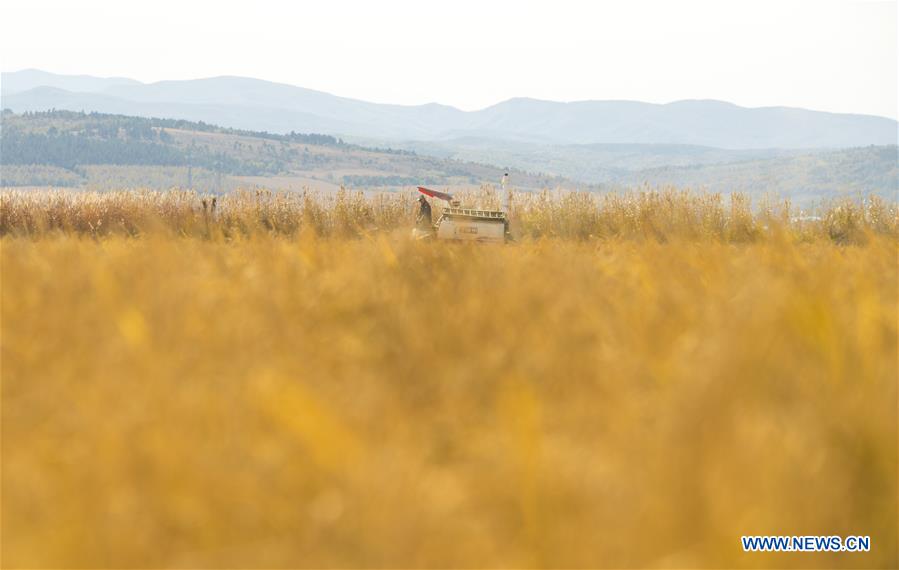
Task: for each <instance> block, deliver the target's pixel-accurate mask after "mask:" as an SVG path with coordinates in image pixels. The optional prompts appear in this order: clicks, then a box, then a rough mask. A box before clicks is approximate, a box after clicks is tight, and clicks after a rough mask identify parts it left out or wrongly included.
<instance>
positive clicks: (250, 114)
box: [0, 70, 897, 150]
mask: <svg viewBox="0 0 899 570" xmlns="http://www.w3.org/2000/svg"><path fill="white" fill-rule="evenodd" d="M0 99H2V101H0V105H2V107H3V108H5V109H11V110H13V111H15V112H26V111H45V110H48V109H65V110H73V111H88V112H90V111H97V112H103V113H115V114H122V115H133V116H142V117H165V118H173V119H186V120H191V121H203V122H207V123H213V124H217V125H222V126H225V127H232V128H238V129H250V130H255V131H268V132H272V133H287V132H291V131H296V132H307V133H308V132H314V133H322V134H329V135H335V136H343V137H365V138H373V139H378V140H386V141H409V140H414V141H452V140H455V139H460V138H471V137H475V138H480V139H488V140H493V141H509V142H519V143H528V144H539V145H593V144H630V145H635V144H636V145H646V144H652V145H660V144H661V145H698V146H705V147H715V148H720V149H732V150H738V149H771V148H781V149H797V148H803V149H823V148H846V147H858V146H866V145H893V144H896V141H897V122H896V121H895V120H893V119H889V118H885V117H877V116H870V115H854V114H838V113H826V112H821V111H811V110H806V109H798V108H789V107H761V108H746V107H740V106H737V105H734V104H732V103H727V102H723V101H714V100H685V101H676V102H673V103H668V104H653V103H643V102H638V101H578V102H570V103H561V102H554V101H541V100H536V99H529V98H516V99H510V100H508V101H504V102H501V103H498V104H496V105H493V106H490V107H487V108H485V109H481V110H478V111H462V110H459V109H456V108H454V107H450V106H446V105H440V104H436V103H431V104H426V105H388V104H379V103H370V102H366V101H360V100H356V99H349V98H345V97H339V96H336V95H332V94H329V93H325V92H322V91H315V90H312V89H306V88H302V87H296V86H292V85H286V84H282V83H273V82H270V81H263V80H259V79H251V78H244V77H230V76H223V77H212V78H206V79H194V80H182V81H159V82H156V83H141V82H139V81H136V80H133V79H127V78H98V77H91V76H83V75H78V76H75V75H57V74H52V73H48V72H44V71H39V70H24V71H17V72H10V73H3V74H2V75H0Z"/></svg>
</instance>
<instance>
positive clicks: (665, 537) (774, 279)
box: [0, 189, 899, 568]
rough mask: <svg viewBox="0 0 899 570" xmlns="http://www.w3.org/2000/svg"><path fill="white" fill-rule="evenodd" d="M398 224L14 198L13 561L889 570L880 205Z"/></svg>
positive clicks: (647, 209) (189, 204)
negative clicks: (799, 543)
mask: <svg viewBox="0 0 899 570" xmlns="http://www.w3.org/2000/svg"><path fill="white" fill-rule="evenodd" d="M204 199H205V200H206V205H205V207H204V206H203V200H204ZM469 199H471V200H476V199H481V200H482V201H483V202H485V203H490V202H492V201H494V202H495V199H496V197H495V196H494V195H493V194H492V193H491V192H490V191H489V189H487V190H484V191H483V192H482V193H481V194H479V195H472V196H470V197H469ZM413 214H414V212H413V201H412V197H411V195H405V194H396V195H383V196H370V197H363V196H361V195H357V194H350V193H340V194H338V195H337V196H331V197H327V196H316V195H311V194H307V195H303V194H292V195H286V194H284V195H282V194H273V193H268V192H242V193H236V194H232V195H227V196H224V197H218V198H217V200H216V205H215V208H214V209H213V206H212V202H211V197H201V196H197V195H194V194H191V193H178V192H171V193H153V192H118V193H109V194H77V193H53V192H46V193H42V192H36V193H24V192H13V191H4V192H3V193H2V194H0V236H2V237H0V270H2V272H0V278H2V282H0V285H2V286H0V302H2V305H0V309H2V310H0V358H2V360H0V366H2V368H0V380H2V469H0V473H2V497H0V498H2V536H0V541H2V542H0V546H2V560H0V566H2V567H4V568H76V567H78V568H176V567H177V568H288V567H296V568H375V567H377V568H384V567H402V568H418V567H437V568H448V567H466V568H473V567H491V568H492V567H504V568H531V567H564V568H573V567H595V568H644V567H646V568H650V567H651V568H727V567H747V568H748V567H777V568H784V567H802V568H823V567H847V568H848V567H851V568H859V567H864V568H875V567H876V568H895V567H897V566H899V555H897V505H899V497H897V373H899V372H897V342H899V340H897V310H899V309H897V291H899V281H897V244H899V222H897V209H896V205H895V204H888V203H883V202H879V201H876V200H872V201H869V202H865V203H849V202H845V203H840V204H833V205H830V206H828V207H824V208H821V209H820V211H817V212H816V213H815V216H814V217H812V216H808V215H806V216H804V217H801V216H800V215H799V213H798V212H794V211H791V210H790V208H789V206H788V205H785V204H777V203H772V204H761V205H758V204H756V205H753V206H752V207H751V206H750V204H749V203H748V201H747V200H745V199H744V198H742V197H740V196H734V197H727V196H725V197H721V196H715V195H711V196H709V195H703V194H692V193H688V192H676V191H662V192H635V193H630V194H620V195H609V196H598V197H597V196H590V195H585V194H576V193H572V194H564V193H549V192H547V193H543V194H535V195H518V196H516V197H515V201H514V203H513V216H512V219H513V223H512V229H513V233H514V234H515V236H516V241H515V242H514V243H512V244H509V245H506V246H465V245H452V244H446V243H428V242H414V241H411V240H410V239H408V237H407V234H408V227H409V226H410V224H411V223H412V220H413ZM742 535H828V536H829V535H839V536H847V535H868V536H870V537H871V551H870V552H867V553H780V554H773V553H768V554H761V553H744V552H743V551H742V547H741V543H740V537H741V536H742Z"/></svg>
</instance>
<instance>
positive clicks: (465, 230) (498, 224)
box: [413, 174, 509, 243]
mask: <svg viewBox="0 0 899 570" xmlns="http://www.w3.org/2000/svg"><path fill="white" fill-rule="evenodd" d="M508 176H509V175H508V174H506V175H505V176H503V183H502V188H503V208H502V209H500V210H483V209H479V208H467V207H463V206H462V204H461V202H460V201H459V200H458V199H456V198H454V197H453V195H452V194H449V193H447V192H438V191H437V190H430V189H428V188H425V187H423V186H419V187H418V191H419V192H421V193H422V194H424V195H425V196H430V197H431V198H438V199H440V200H443V201H445V202H447V206H445V207H444V208H443V212H442V213H441V215H440V218H439V219H438V220H437V222H436V223H434V226H433V228H431V229H430V231H428V230H424V229H421V228H417V229H415V230H413V236H414V237H416V238H417V239H430V238H437V239H439V240H447V241H474V242H480V243H505V242H506V241H508V239H509V217H508V210H509V199H508V196H509V194H508V189H507V188H506V181H507V179H508Z"/></svg>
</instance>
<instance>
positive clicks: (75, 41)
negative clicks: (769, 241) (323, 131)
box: [0, 0, 899, 118]
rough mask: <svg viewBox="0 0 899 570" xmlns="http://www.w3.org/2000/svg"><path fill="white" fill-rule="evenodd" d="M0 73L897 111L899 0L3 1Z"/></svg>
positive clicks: (358, 92)
mask: <svg viewBox="0 0 899 570" xmlns="http://www.w3.org/2000/svg"><path fill="white" fill-rule="evenodd" d="M0 18H2V22H3V23H2V26H0V67H2V69H3V70H4V71H15V70H18V69H23V68H28V67H36V68H40V69H44V70H47V71H53V72H57V73H74V74H90V75H102V76H112V75H117V76H127V77H133V78H135V79H139V80H141V81H145V82H149V81H158V80H161V79H189V78H196V77H209V76H214V75H243V76H250V77H257V78H261V79H268V80H272V81H280V82H284V83H291V84H294V85H300V86H303V87H309V88H313V89H320V90H323V91H328V92H331V93H334V94H337V95H343V96H347V97H355V98H359V99H366V100H369V101H377V102H385V103H403V104H417V103H426V102H431V101H437V102H440V103H445V104H449V105H454V106H457V107H460V108H462V109H477V108H482V107H485V106H488V105H491V104H493V103H497V102H499V101H502V100H504V99H508V98H510V97H519V96H527V97H535V98H540V99H552V100H557V101H573V100H582V99H637V100H642V101H650V102H657V103H664V102H669V101H674V100H678V99H706V98H708V99H723V100H727V101H732V102H734V103H737V104H740V105H745V106H750V107H755V106H765V105H788V106H797V107H807V108H811V109H819V110H826V111H838V112H855V113H869V114H876V115H884V116H890V117H894V118H895V117H897V68H899V62H897V50H899V44H897V42H899V39H897V3H896V0H889V1H884V2H878V1H867V0H808V1H806V0H776V1H774V0H772V1H768V0H752V1H743V0H734V1H724V0H673V1H662V0H626V1H625V0H613V1H587V0H583V1H580V2H572V1H568V0H552V1H544V2H528V1H517V2H499V1H496V2H492V1H489V0H477V1H470V0H452V1H450V0H444V1H441V2H425V1H423V0H419V1H402V0H369V1H365V0H353V1H351V0H345V1H340V0H318V1H312V2H286V1H285V2H274V1H269V0H255V1H252V2H248V1H242V2H228V1H224V0H218V1H206V0H201V1H189V0H179V1H170V0H154V1H140V2H137V1H123V0H118V1H109V0H77V1H58V2H49V1H44V0H7V1H5V2H4V3H3V5H2V8H0Z"/></svg>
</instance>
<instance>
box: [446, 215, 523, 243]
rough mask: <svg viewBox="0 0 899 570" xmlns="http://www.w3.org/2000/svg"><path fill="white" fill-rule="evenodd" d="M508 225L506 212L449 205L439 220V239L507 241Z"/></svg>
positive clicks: (486, 241)
mask: <svg viewBox="0 0 899 570" xmlns="http://www.w3.org/2000/svg"><path fill="white" fill-rule="evenodd" d="M506 225H507V224H506V214H505V212H501V211H496V210H475V209H471V208H459V207H449V208H445V209H444V210H443V214H442V215H441V216H440V219H439V220H438V221H437V224H436V227H437V239H441V240H455V241H476V242H482V243H505V241H506Z"/></svg>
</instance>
